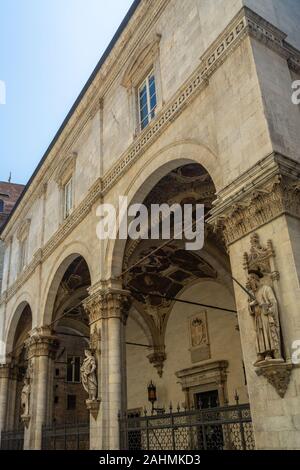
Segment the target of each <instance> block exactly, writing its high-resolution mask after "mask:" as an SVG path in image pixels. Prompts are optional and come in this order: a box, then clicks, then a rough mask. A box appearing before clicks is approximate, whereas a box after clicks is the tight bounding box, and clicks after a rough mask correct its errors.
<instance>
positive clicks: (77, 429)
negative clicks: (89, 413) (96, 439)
mask: <svg viewBox="0 0 300 470" xmlns="http://www.w3.org/2000/svg"><path fill="white" fill-rule="evenodd" d="M89 447H90V426H89V424H88V423H83V424H65V425H57V426H44V427H43V439H42V449H43V450H89Z"/></svg>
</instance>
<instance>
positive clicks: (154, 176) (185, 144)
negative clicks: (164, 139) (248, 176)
mask: <svg viewBox="0 0 300 470" xmlns="http://www.w3.org/2000/svg"><path fill="white" fill-rule="evenodd" d="M190 163H198V164H199V165H201V166H202V167H203V168H204V169H205V170H206V171H207V173H208V174H209V175H210V177H211V179H212V181H213V183H214V185H215V188H216V190H217V189H218V188H219V187H220V186H221V174H220V168H219V165H218V158H217V156H216V155H215V154H214V153H213V152H212V151H211V150H210V149H209V148H208V147H207V146H205V145H203V144H200V143H198V142H196V141H192V140H189V141H179V142H175V143H173V144H171V145H169V146H167V147H165V148H163V149H162V150H160V151H159V152H157V153H156V154H154V155H151V156H150V157H148V159H147V161H146V162H145V161H144V162H143V164H142V166H141V168H140V170H139V171H137V173H136V174H135V177H134V178H133V180H131V181H130V183H129V184H128V186H127V189H126V191H125V194H124V196H126V197H127V198H128V204H134V203H141V202H143V201H144V199H145V198H146V196H147V195H148V194H149V193H150V191H151V190H152V189H153V188H154V187H155V185H156V184H157V183H158V182H159V181H160V180H161V179H162V178H163V177H164V176H166V175H167V174H168V173H170V172H171V171H172V170H174V169H175V168H178V167H180V166H183V165H188V164H190ZM126 242H127V240H119V239H118V238H117V239H116V240H109V241H108V244H107V249H106V260H107V273H106V275H107V278H114V277H118V276H119V275H120V274H121V271H122V264H123V263H122V261H123V257H124V250H125V246H126Z"/></svg>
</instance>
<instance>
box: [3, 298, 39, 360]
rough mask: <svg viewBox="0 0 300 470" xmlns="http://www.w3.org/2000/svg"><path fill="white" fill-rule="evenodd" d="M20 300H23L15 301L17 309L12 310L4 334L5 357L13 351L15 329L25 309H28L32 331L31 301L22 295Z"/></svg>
mask: <svg viewBox="0 0 300 470" xmlns="http://www.w3.org/2000/svg"><path fill="white" fill-rule="evenodd" d="M22 298H23V299H22V300H21V299H20V300H19V301H16V304H17V307H16V308H14V310H13V315H12V316H11V319H10V322H9V324H8V326H7V329H6V332H5V356H7V355H8V354H10V353H11V351H12V350H13V347H14V340H15V334H16V331H17V327H18V325H19V322H20V319H21V316H22V313H23V312H24V310H25V309H26V307H29V309H30V312H31V329H32V324H33V314H32V308H31V305H32V303H31V299H30V296H29V294H23V295H22Z"/></svg>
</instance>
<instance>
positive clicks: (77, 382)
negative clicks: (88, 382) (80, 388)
mask: <svg viewBox="0 0 300 470" xmlns="http://www.w3.org/2000/svg"><path fill="white" fill-rule="evenodd" d="M69 359H71V366H72V380H69V379H68V368H69ZM76 359H78V380H75V378H76ZM80 366H81V356H74V355H68V356H67V373H66V382H67V383H69V384H79V383H81V375H80Z"/></svg>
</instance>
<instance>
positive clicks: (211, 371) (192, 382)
mask: <svg viewBox="0 0 300 470" xmlns="http://www.w3.org/2000/svg"><path fill="white" fill-rule="evenodd" d="M227 369H228V361H209V362H205V363H203V364H201V365H198V366H194V367H191V368H189V369H183V370H181V371H178V372H176V374H175V375H176V377H177V378H178V379H179V383H180V385H181V387H182V390H183V391H184V392H185V395H186V400H187V401H188V403H186V405H188V406H190V405H191V403H192V399H193V395H194V393H198V392H199V391H201V390H205V391H207V390H211V389H215V388H217V389H218V391H219V401H220V405H221V406H222V405H224V404H226V403H227V387H226V384H227Z"/></svg>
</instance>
